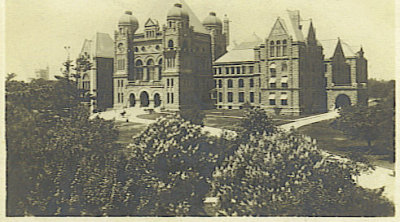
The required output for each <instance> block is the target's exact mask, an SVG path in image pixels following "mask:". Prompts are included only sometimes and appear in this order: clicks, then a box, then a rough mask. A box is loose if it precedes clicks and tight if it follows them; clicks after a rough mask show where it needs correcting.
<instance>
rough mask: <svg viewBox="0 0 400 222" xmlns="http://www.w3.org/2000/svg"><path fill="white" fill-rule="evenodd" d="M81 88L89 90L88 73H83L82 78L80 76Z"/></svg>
mask: <svg viewBox="0 0 400 222" xmlns="http://www.w3.org/2000/svg"><path fill="white" fill-rule="evenodd" d="M82 89H84V90H90V80H89V75H87V74H85V75H83V78H82Z"/></svg>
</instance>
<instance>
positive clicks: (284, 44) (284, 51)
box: [282, 39, 288, 56]
mask: <svg viewBox="0 0 400 222" xmlns="http://www.w3.org/2000/svg"><path fill="white" fill-rule="evenodd" d="M282 55H283V56H287V55H288V52H287V41H286V39H285V40H283V41H282Z"/></svg>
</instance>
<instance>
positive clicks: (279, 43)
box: [276, 40, 282, 57]
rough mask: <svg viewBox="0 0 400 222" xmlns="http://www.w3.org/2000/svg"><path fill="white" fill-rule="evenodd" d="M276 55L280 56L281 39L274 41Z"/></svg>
mask: <svg viewBox="0 0 400 222" xmlns="http://www.w3.org/2000/svg"><path fill="white" fill-rule="evenodd" d="M276 56H277V57H280V56H282V53H281V41H279V40H278V41H276Z"/></svg>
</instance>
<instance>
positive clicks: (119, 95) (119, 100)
mask: <svg viewBox="0 0 400 222" xmlns="http://www.w3.org/2000/svg"><path fill="white" fill-rule="evenodd" d="M118 103H121V93H118Z"/></svg>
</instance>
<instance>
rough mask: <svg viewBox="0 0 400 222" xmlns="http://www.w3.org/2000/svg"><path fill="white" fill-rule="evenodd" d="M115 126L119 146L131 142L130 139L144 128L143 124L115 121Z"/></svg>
mask: <svg viewBox="0 0 400 222" xmlns="http://www.w3.org/2000/svg"><path fill="white" fill-rule="evenodd" d="M115 126H116V127H117V129H118V131H119V137H118V142H119V143H121V144H124V145H125V144H129V143H131V142H132V137H133V136H136V135H138V134H139V133H140V132H142V130H144V129H145V128H146V125H145V124H141V123H131V122H128V123H127V122H123V121H116V122H115Z"/></svg>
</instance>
